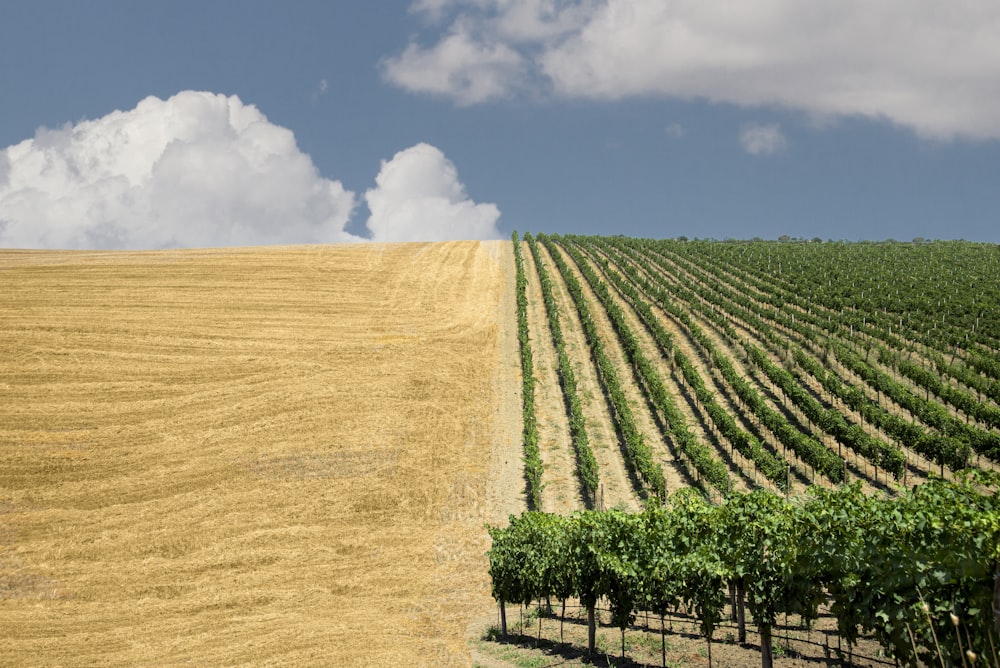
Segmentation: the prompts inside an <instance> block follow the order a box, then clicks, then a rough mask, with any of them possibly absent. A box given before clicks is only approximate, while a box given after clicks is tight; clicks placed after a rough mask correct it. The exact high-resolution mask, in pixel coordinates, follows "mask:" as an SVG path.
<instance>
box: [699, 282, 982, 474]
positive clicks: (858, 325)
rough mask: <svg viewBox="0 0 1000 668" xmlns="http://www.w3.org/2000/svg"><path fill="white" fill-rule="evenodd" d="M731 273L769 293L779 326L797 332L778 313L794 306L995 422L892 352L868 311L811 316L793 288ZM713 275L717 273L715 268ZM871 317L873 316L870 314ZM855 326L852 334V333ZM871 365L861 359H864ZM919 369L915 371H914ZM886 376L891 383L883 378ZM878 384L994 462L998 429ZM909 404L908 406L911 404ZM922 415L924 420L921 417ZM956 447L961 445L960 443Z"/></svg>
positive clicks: (965, 396) (829, 333)
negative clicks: (862, 334)
mask: <svg viewBox="0 0 1000 668" xmlns="http://www.w3.org/2000/svg"><path fill="white" fill-rule="evenodd" d="M733 271H734V273H736V274H738V275H739V276H740V279H741V280H745V281H747V282H748V283H753V284H755V287H756V288H757V289H759V290H762V291H765V292H766V293H767V294H768V295H769V297H768V299H769V300H770V303H771V306H772V308H773V311H772V312H771V313H770V314H769V315H770V317H771V318H772V319H773V320H774V321H775V322H779V323H781V324H782V325H785V326H790V327H792V328H793V329H798V330H800V331H801V329H802V327H803V326H804V325H802V324H800V323H796V322H795V320H794V315H793V316H792V320H791V321H789V319H788V317H787V316H782V315H781V313H780V310H781V307H782V306H783V305H785V304H786V303H788V304H794V305H795V306H796V308H797V309H798V314H799V320H800V321H801V320H804V321H806V322H808V323H809V325H811V326H813V327H816V328H820V329H823V330H825V336H826V337H833V338H835V339H845V340H847V341H851V342H853V343H855V344H856V345H859V346H864V347H866V348H868V349H872V350H874V351H875V352H876V353H877V358H878V360H879V361H880V362H882V363H886V364H889V365H892V366H894V368H896V369H897V370H898V371H899V372H900V373H901V374H902V375H904V376H906V377H908V378H910V379H911V380H913V379H914V378H917V379H919V380H920V382H918V383H916V384H917V385H918V386H921V385H922V386H923V387H924V388H925V389H926V390H928V391H930V390H935V394H936V395H937V396H938V397H941V398H943V399H944V400H945V401H946V402H947V403H951V404H952V405H954V406H956V407H957V408H959V409H961V410H963V411H965V412H966V414H967V415H970V416H972V417H975V418H976V419H977V420H980V421H982V422H984V423H985V424H986V425H987V427H993V426H995V424H994V421H995V420H996V417H997V416H998V415H1000V410H998V409H997V407H996V406H991V405H988V404H984V403H982V402H980V401H976V400H975V399H974V398H973V397H971V395H970V394H969V393H967V392H965V391H962V390H960V389H955V388H952V387H951V386H950V385H948V384H946V383H941V382H940V381H938V382H931V380H930V378H931V376H930V375H929V374H927V373H922V372H921V371H923V370H922V368H921V367H920V366H919V365H916V364H914V363H912V362H909V361H908V360H906V359H905V358H903V357H902V355H901V353H900V352H898V351H899V349H901V348H902V347H903V346H904V345H905V344H904V343H903V342H900V341H899V340H898V339H897V338H896V337H894V336H892V335H891V334H889V333H887V332H886V331H884V330H879V329H878V328H875V327H873V326H872V325H870V324H868V323H867V320H868V318H869V316H870V314H867V315H865V316H853V317H852V314H851V313H849V312H848V313H841V314H836V313H832V312H827V313H826V315H827V317H826V318H825V319H824V318H822V317H819V315H814V314H812V313H811V310H813V306H812V305H810V304H809V303H808V302H804V301H803V299H802V297H801V296H800V295H799V294H797V293H796V291H794V290H789V289H786V288H782V287H780V286H775V285H774V284H773V283H765V282H762V280H761V279H759V278H754V277H750V276H747V275H746V273H745V272H743V271H741V270H739V269H738V268H735V269H733ZM716 276H718V273H716ZM873 320H874V319H873ZM855 329H856V330H857V331H858V334H855V333H854V331H855ZM862 329H864V330H865V332H866V337H867V338H866V339H865V340H863V341H862V340H861V337H860V332H861V330H862ZM880 340H886V341H895V342H896V345H897V350H896V351H890V350H889V349H888V348H887V346H885V345H883V344H881V343H880V342H879V341H880ZM939 360H940V363H938V365H937V367H938V369H939V370H941V369H946V368H948V366H946V365H945V364H944V363H943V358H941V357H940V356H939ZM865 363H866V364H868V365H869V366H871V365H870V364H869V363H868V362H867V360H866V362H865ZM918 369H919V370H921V371H918ZM879 374H880V375H882V376H888V374H886V373H885V372H879V371H877V370H873V371H869V372H868V374H867V375H868V377H869V378H875V376H876V375H879ZM964 377H965V378H966V380H969V381H970V382H973V381H972V380H971V379H972V376H971V374H969V373H966V374H964ZM889 381H891V383H892V384H891V385H889V384H888V382H889ZM980 381H981V382H979V383H974V384H977V385H980V386H981V387H982V386H988V383H987V379H984V378H981V377H980ZM881 383H882V384H886V385H887V386H888V387H890V388H891V390H892V395H890V396H891V397H892V398H893V400H894V401H902V402H903V403H902V404H901V405H903V406H904V407H906V408H907V409H908V410H911V412H915V413H916V414H917V415H918V416H919V417H920V418H921V420H922V421H924V422H925V424H927V425H928V426H930V427H932V428H935V429H937V430H939V431H941V432H944V433H945V434H946V435H947V436H950V437H952V438H954V437H960V438H961V440H962V441H964V442H965V443H968V444H969V445H971V447H972V448H973V449H974V450H975V451H976V452H979V453H980V454H983V455H984V456H987V457H989V458H990V459H993V460H994V461H997V456H998V455H1000V434H998V433H997V432H996V431H990V430H988V429H982V428H977V427H975V426H973V425H969V424H966V423H963V422H962V421H960V420H957V419H955V418H953V417H951V416H950V415H949V414H948V412H947V411H946V410H945V409H944V408H943V407H942V406H941V405H940V404H938V403H936V402H934V401H930V397H929V395H928V396H926V397H923V398H921V397H919V396H917V395H915V394H914V393H913V392H912V391H910V390H909V389H908V388H906V387H904V386H903V385H901V384H900V383H898V382H896V381H894V380H892V379H891V378H887V379H883V380H881ZM911 406H912V407H914V408H912V409H911ZM925 418H926V420H925ZM957 447H961V446H960V445H959V446H957Z"/></svg>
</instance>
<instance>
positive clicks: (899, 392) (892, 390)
mask: <svg viewBox="0 0 1000 668" xmlns="http://www.w3.org/2000/svg"><path fill="white" fill-rule="evenodd" d="M701 283H702V285H705V284H706V283H707V281H706V280H705V279H704V278H702V280H701ZM714 286H715V288H714V289H715V293H716V294H715V295H711V294H709V295H707V298H708V299H712V297H713V296H714V297H715V300H714V301H713V303H715V304H718V305H721V308H723V309H724V310H726V311H728V312H729V313H731V314H733V317H736V318H738V319H740V320H741V321H742V322H743V323H745V324H748V325H749V326H752V327H754V328H755V329H756V330H757V331H758V332H759V333H761V335H762V336H765V337H766V336H767V335H768V334H767V331H768V323H770V324H771V325H772V326H776V327H780V328H783V329H784V330H785V332H786V334H788V333H792V332H794V333H795V334H797V335H798V336H801V337H802V338H801V341H802V342H803V343H811V344H813V345H819V341H820V340H821V339H823V337H822V336H821V335H820V334H818V333H817V332H815V331H814V330H813V329H812V327H813V326H815V324H818V321H819V320H820V319H819V318H810V317H809V316H808V314H803V313H800V314H799V315H800V317H799V318H797V319H796V318H795V317H794V315H793V316H791V317H787V316H783V315H781V314H780V313H778V312H777V310H776V309H775V311H771V312H769V311H768V310H767V309H765V308H763V307H761V306H759V305H757V304H755V303H754V302H753V300H751V299H749V298H748V297H746V296H743V297H742V299H741V298H740V297H739V296H738V295H735V294H733V293H732V291H731V290H730V289H727V288H725V287H724V286H721V285H719V283H718V281H716V282H715V283H714ZM706 292H707V289H706V288H703V289H702V290H701V291H700V294H701V295H702V296H706ZM727 295H728V296H727ZM737 300H739V302H740V303H739V304H736V301H737ZM811 320H813V321H815V324H814V323H813V322H810V321H811ZM834 334H835V333H834ZM823 341H824V345H825V346H826V350H827V351H831V350H832V352H834V354H835V355H836V356H837V359H838V361H840V362H841V363H842V364H844V366H845V367H847V368H848V369H849V370H850V371H851V372H853V373H856V374H857V375H858V376H859V378H861V379H862V380H863V381H864V382H865V383H866V384H868V385H870V386H871V387H872V388H873V389H874V390H875V391H876V392H880V393H885V392H886V391H887V390H888V391H889V394H888V396H889V397H890V398H896V397H907V396H912V394H909V393H908V394H905V395H904V394H903V392H904V390H905V388H902V387H900V386H899V385H898V383H895V381H893V380H892V379H891V378H890V377H888V375H886V374H879V372H878V371H877V370H875V369H873V368H872V367H871V365H870V364H868V363H867V362H865V361H864V360H861V359H860V358H859V357H858V356H857V355H855V354H854V353H852V352H851V351H850V350H849V349H848V348H847V347H846V346H843V345H840V344H838V343H836V339H832V338H831V334H830V333H827V335H826V338H825V339H823ZM914 401H915V402H918V403H919V402H920V401H921V400H920V399H919V398H915V399H914ZM924 403H926V402H924ZM913 405H914V406H916V405H917V403H914V404H913ZM890 422H891V421H890ZM893 434H894V436H897V437H905V440H900V443H901V444H903V445H904V446H906V447H911V448H913V449H914V450H916V451H917V452H919V453H920V454H922V455H924V456H925V457H928V458H929V459H931V460H932V461H934V462H935V463H938V464H940V465H942V466H948V467H949V468H952V469H959V468H963V467H964V466H965V465H966V464H967V461H968V459H967V456H966V454H963V453H967V451H968V446H967V445H965V444H963V443H961V442H959V441H957V440H955V439H951V438H948V437H941V436H940V435H938V434H936V433H927V432H925V431H924V430H919V431H917V432H914V430H913V429H898V428H897V429H895V430H894V431H893Z"/></svg>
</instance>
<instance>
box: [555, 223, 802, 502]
mask: <svg viewBox="0 0 1000 668" xmlns="http://www.w3.org/2000/svg"><path fill="white" fill-rule="evenodd" d="M575 242H576V240H575V239H574V243H575ZM585 247H586V246H585ZM595 250H597V251H599V250H600V249H599V248H597V247H596V246H595V247H593V250H592V253H593V252H594V251H595ZM600 264H601V267H602V269H603V271H604V275H605V276H607V277H608V279H609V280H610V281H611V283H612V284H613V285H614V286H615V287H616V288H617V289H618V291H619V292H620V293H621V294H622V296H623V297H624V298H625V300H626V301H627V302H628V303H629V304H630V305H631V306H632V308H633V309H634V310H635V312H636V313H637V314H638V315H639V319H640V320H641V321H642V323H643V325H644V326H645V327H646V330H647V331H648V332H649V334H650V336H652V337H653V340H654V341H656V343H657V346H658V347H659V349H660V352H661V354H663V356H664V357H665V358H666V359H672V360H673V362H674V364H675V365H676V367H677V368H678V369H680V371H681V377H682V378H683V379H684V382H686V383H687V384H688V386H689V387H690V388H691V389H692V390H693V391H694V396H695V398H696V399H697V401H698V403H699V404H700V405H701V407H702V408H703V409H704V411H705V412H706V413H707V414H708V416H709V419H710V420H711V421H712V424H714V425H715V428H716V429H717V430H718V431H719V433H720V434H722V437H723V438H725V439H726V440H727V441H728V442H729V443H730V444H731V445H732V446H733V448H734V449H735V450H737V451H738V452H739V453H740V454H742V455H743V456H744V457H746V458H748V459H750V460H751V461H753V462H754V464H755V465H756V466H757V467H758V468H759V470H760V471H761V472H762V473H763V474H764V476H765V477H766V478H768V479H769V480H771V481H772V482H774V483H775V484H776V485H777V486H778V487H779V488H781V489H784V488H785V486H786V483H787V475H788V471H787V465H786V464H785V462H784V461H782V460H781V459H780V458H778V457H776V456H775V455H773V454H772V453H770V452H768V451H767V450H766V449H765V448H764V447H763V446H762V445H761V443H760V441H759V440H758V439H757V438H756V437H755V436H754V435H752V434H750V433H748V432H746V431H744V430H743V429H740V427H739V426H738V425H737V424H736V421H735V420H734V419H733V417H732V416H731V415H730V414H729V413H728V412H726V410H725V409H724V408H723V407H722V406H721V405H719V403H718V402H717V401H716V399H715V395H714V393H713V392H711V391H710V390H709V389H708V387H706V385H705V383H704V381H703V380H702V377H701V374H700V373H699V372H698V370H697V369H696V368H695V367H694V365H693V364H692V363H691V361H690V360H689V359H688V357H687V355H685V354H684V353H683V352H682V351H681V350H680V348H676V347H674V345H673V342H672V340H671V336H670V335H669V334H668V333H667V332H666V330H664V328H663V325H662V324H660V321H659V320H657V318H656V316H655V315H654V313H653V310H652V308H651V307H650V306H649V303H647V302H646V301H645V299H643V297H642V295H641V293H640V289H642V290H644V291H645V292H646V293H647V294H651V296H653V297H654V298H655V297H656V296H659V298H660V299H661V300H662V299H664V298H665V297H664V295H663V294H662V293H660V291H659V289H658V288H655V287H653V286H652V285H651V284H649V283H648V282H647V281H646V280H645V279H644V278H642V276H640V275H639V274H638V272H636V271H635V269H634V268H633V267H631V266H630V265H626V266H624V267H622V269H623V271H624V272H625V273H626V275H628V276H629V278H630V279H631V281H632V282H631V283H630V282H628V281H626V280H625V279H624V278H623V277H621V276H620V275H619V274H618V273H616V272H615V271H614V270H613V269H612V268H611V266H610V264H609V263H608V262H607V260H603V261H601V262H600ZM630 270H631V271H630ZM633 283H634V284H633ZM637 285H638V286H639V288H637V287H636V286H637Z"/></svg>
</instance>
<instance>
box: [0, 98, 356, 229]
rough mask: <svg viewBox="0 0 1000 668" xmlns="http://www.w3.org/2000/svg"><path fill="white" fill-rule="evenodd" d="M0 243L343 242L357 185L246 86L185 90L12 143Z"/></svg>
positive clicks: (0, 197)
mask: <svg viewBox="0 0 1000 668" xmlns="http://www.w3.org/2000/svg"><path fill="white" fill-rule="evenodd" d="M0 155H2V156H3V160H2V161H0V162H5V163H6V164H7V165H8V167H7V168H6V169H5V170H2V171H6V177H5V178H3V179H0V219H3V220H5V221H6V223H7V224H6V225H5V227H4V229H3V230H0V245H2V246H15V247H32V248H168V247H175V246H233V245H254V244H272V243H286V242H292V241H294V242H298V243H308V242H324V241H346V240H348V239H350V238H352V237H351V235H349V234H347V233H345V232H344V225H345V224H346V223H347V221H348V218H349V217H350V214H351V210H352V208H353V206H354V195H353V193H350V192H348V191H346V190H344V188H343V186H342V185H341V184H340V182H339V181H331V180H329V179H325V178H322V177H321V176H320V175H319V174H318V172H317V171H316V168H315V166H314V165H313V163H312V161H311V160H310V159H309V156H307V155H305V154H304V153H302V152H301V151H299V149H298V147H297V146H296V144H295V138H294V136H293V135H292V133H291V132H290V131H289V130H287V129H285V128H282V127H279V126H276V125H273V124H272V123H270V122H268V120H267V118H265V117H264V115H263V114H261V113H260V111H258V110H257V108H256V107H254V106H251V105H245V104H243V103H242V102H241V101H240V99H239V98H238V97H235V96H232V97H226V96H224V95H215V94H211V93H202V92H194V91H184V92H182V93H178V94H177V95H175V96H174V97H171V98H170V99H168V100H160V99H158V98H155V97H148V98H146V99H145V100H143V101H141V102H140V103H139V104H138V106H136V108H135V109H132V110H129V111H115V112H112V113H110V114H108V115H107V116H104V117H103V118H99V119H97V120H94V121H82V122H80V123H78V124H77V125H75V126H66V127H64V128H62V129H59V130H45V129H42V130H39V131H38V133H36V135H35V137H34V138H33V139H27V140H25V141H23V142H21V143H19V144H16V145H14V146H10V147H7V148H6V149H4V150H3V151H2V152H0Z"/></svg>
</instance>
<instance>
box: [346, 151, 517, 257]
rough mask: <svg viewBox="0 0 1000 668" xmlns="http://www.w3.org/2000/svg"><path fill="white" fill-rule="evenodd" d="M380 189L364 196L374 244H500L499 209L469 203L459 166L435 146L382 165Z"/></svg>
mask: <svg viewBox="0 0 1000 668" xmlns="http://www.w3.org/2000/svg"><path fill="white" fill-rule="evenodd" d="M375 183H376V187H375V188H373V189H371V190H368V191H367V192H366V193H365V200H366V201H367V202H368V208H369V209H370V210H371V216H370V217H369V218H368V230H369V231H370V232H371V235H372V239H373V240H375V241H444V240H449V239H499V238H500V233H499V231H498V230H497V228H496V223H497V220H498V219H499V218H500V211H499V210H498V209H497V207H496V205H494V204H476V203H475V202H473V201H472V200H471V199H469V198H468V196H467V195H466V193H465V186H463V185H462V182H461V181H459V179H458V171H457V170H456V169H455V165H454V164H452V162H451V161H450V160H448V158H446V157H445V156H444V154H443V153H442V152H441V151H439V150H438V149H437V148H435V147H433V146H431V145H430V144H417V145H416V146H413V147H410V148H408V149H406V150H405V151H400V152H399V153H397V154H396V155H394V156H393V157H392V159H391V160H389V161H388V162H385V161H383V162H382V169H381V170H380V171H379V173H378V176H377V177H376V178H375Z"/></svg>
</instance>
